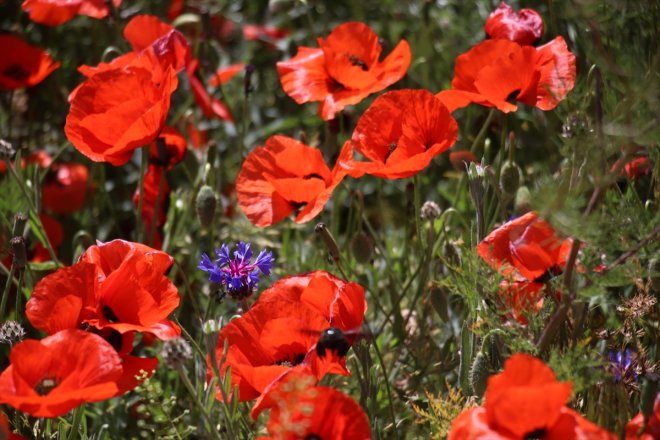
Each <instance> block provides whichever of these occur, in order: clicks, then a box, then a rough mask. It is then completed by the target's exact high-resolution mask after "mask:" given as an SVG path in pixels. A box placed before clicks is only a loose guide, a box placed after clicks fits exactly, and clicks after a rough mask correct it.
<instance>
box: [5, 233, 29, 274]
mask: <svg viewBox="0 0 660 440" xmlns="http://www.w3.org/2000/svg"><path fill="white" fill-rule="evenodd" d="M9 243H10V245H11V253H12V254H13V255H14V259H13V261H12V264H13V265H14V266H15V267H16V268H17V269H23V268H24V267H25V265H26V264H27V250H26V249H25V239H24V238H23V236H22V235H19V236H18V237H14V238H12V239H11V240H9Z"/></svg>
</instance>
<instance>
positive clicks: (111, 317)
mask: <svg viewBox="0 0 660 440" xmlns="http://www.w3.org/2000/svg"><path fill="white" fill-rule="evenodd" d="M102 310H103V316H104V317H105V319H107V320H108V321H110V322H119V321H120V319H119V318H117V315H115V313H114V312H113V311H112V309H111V308H110V307H108V306H103V309H102Z"/></svg>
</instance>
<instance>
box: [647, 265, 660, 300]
mask: <svg viewBox="0 0 660 440" xmlns="http://www.w3.org/2000/svg"><path fill="white" fill-rule="evenodd" d="M649 285H650V287H651V290H652V291H653V292H660V259H657V258H654V259H652V260H651V261H650V262H649Z"/></svg>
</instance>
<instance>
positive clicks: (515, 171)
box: [500, 161, 522, 196]
mask: <svg viewBox="0 0 660 440" xmlns="http://www.w3.org/2000/svg"><path fill="white" fill-rule="evenodd" d="M521 180H522V171H521V170H520V167H518V165H516V163H515V162H508V161H507V162H506V163H505V164H504V165H503V166H502V169H501V170H500V189H501V190H502V192H503V193H504V194H506V195H509V196H513V195H515V194H516V192H517V191H518V188H519V187H520V182H521Z"/></svg>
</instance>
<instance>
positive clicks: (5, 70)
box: [0, 35, 60, 90]
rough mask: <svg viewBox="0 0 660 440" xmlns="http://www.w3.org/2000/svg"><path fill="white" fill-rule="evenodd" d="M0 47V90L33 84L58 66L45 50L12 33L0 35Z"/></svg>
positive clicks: (37, 82)
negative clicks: (0, 48)
mask: <svg viewBox="0 0 660 440" xmlns="http://www.w3.org/2000/svg"><path fill="white" fill-rule="evenodd" d="M0 47H2V56H1V57H0V90H14V89H22V88H24V87H32V86H35V85H37V84H39V83H40V82H41V81H43V80H44V78H46V77H47V76H48V75H50V74H51V72H52V71H53V70H55V69H57V68H58V67H60V63H59V62H55V61H53V59H52V58H51V57H50V56H49V55H48V54H47V53H46V52H44V51H43V50H41V49H40V48H38V47H36V46H32V45H31V44H28V43H26V42H25V41H23V40H22V39H21V38H18V37H15V36H14V35H0Z"/></svg>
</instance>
